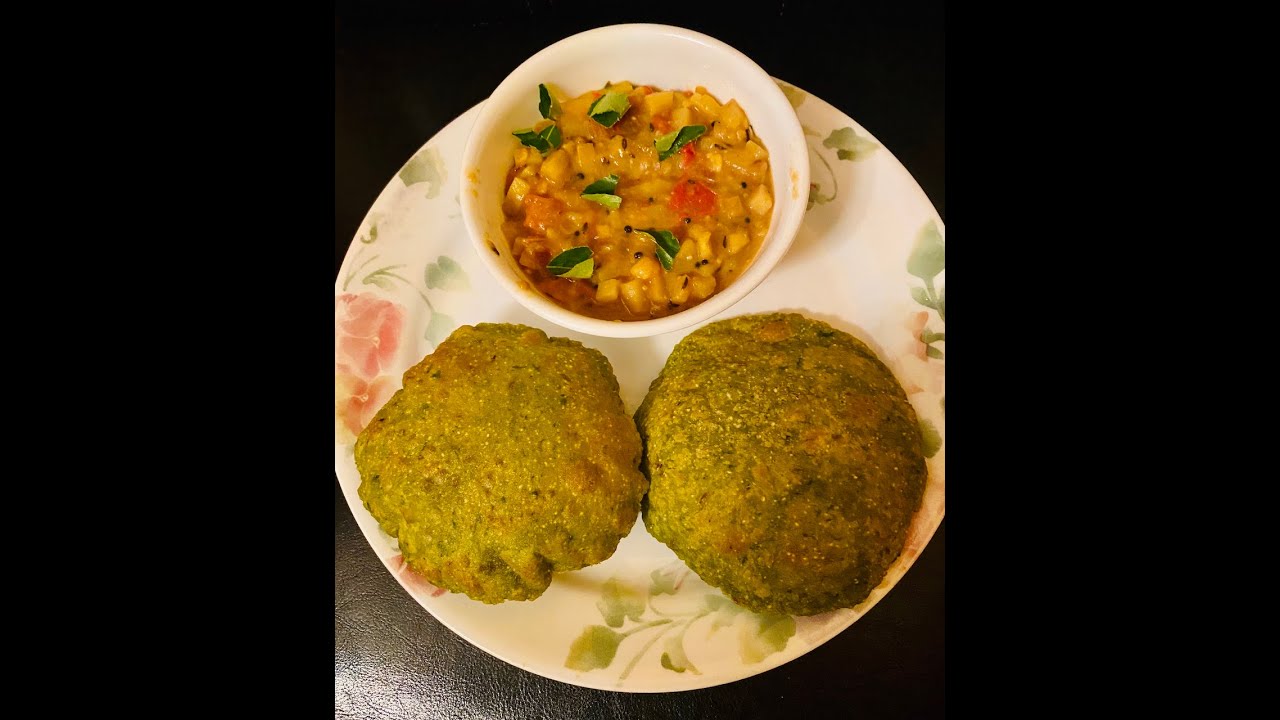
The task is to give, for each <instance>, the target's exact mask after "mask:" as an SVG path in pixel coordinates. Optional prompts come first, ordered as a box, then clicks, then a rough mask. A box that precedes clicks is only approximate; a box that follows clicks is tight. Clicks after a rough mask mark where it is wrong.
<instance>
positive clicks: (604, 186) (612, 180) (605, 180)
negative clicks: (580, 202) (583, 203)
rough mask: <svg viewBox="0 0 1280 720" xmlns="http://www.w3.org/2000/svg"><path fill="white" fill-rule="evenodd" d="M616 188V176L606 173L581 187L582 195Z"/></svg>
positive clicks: (606, 191)
mask: <svg viewBox="0 0 1280 720" xmlns="http://www.w3.org/2000/svg"><path fill="white" fill-rule="evenodd" d="M617 189H618V176H617V175H606V176H605V177H602V178H600V179H599V180H597V181H595V182H593V183H591V184H590V185H588V186H586V187H585V188H583V189H582V194H583V195H591V194H594V193H611V192H613V191H614V190H617Z"/></svg>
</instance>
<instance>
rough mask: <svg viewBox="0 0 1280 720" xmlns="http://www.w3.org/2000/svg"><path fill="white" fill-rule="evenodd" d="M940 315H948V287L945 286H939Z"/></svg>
mask: <svg viewBox="0 0 1280 720" xmlns="http://www.w3.org/2000/svg"><path fill="white" fill-rule="evenodd" d="M938 315H940V316H942V317H946V316H947V289H946V288H945V287H940V288H938Z"/></svg>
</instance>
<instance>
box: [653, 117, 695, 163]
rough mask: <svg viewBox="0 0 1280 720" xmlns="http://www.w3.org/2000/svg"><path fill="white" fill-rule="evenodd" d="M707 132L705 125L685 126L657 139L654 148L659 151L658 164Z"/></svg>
mask: <svg viewBox="0 0 1280 720" xmlns="http://www.w3.org/2000/svg"><path fill="white" fill-rule="evenodd" d="M706 131H707V127H706V126H705V125H685V126H684V127H682V128H680V129H679V130H677V131H675V132H669V133H667V134H666V135H663V136H661V137H659V138H657V139H655V140H654V141H653V146H654V147H656V148H657V149H658V162H662V161H663V160H666V159H667V158H669V157H671V156H672V155H673V154H675V153H676V152H678V151H679V150H680V148H682V147H684V146H685V145H688V144H689V141H690V140H694V139H696V138H697V137H698V136H699V135H701V134H702V133H704V132H706Z"/></svg>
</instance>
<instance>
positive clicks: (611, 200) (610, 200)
mask: <svg viewBox="0 0 1280 720" xmlns="http://www.w3.org/2000/svg"><path fill="white" fill-rule="evenodd" d="M582 197H584V198H586V199H587V200H590V201H591V202H596V203H600V204H601V205H603V206H605V207H607V208H609V209H610V210H617V209H618V208H620V207H622V198H620V197H618V196H617V195H609V194H607V193H590V194H587V193H583V195H582Z"/></svg>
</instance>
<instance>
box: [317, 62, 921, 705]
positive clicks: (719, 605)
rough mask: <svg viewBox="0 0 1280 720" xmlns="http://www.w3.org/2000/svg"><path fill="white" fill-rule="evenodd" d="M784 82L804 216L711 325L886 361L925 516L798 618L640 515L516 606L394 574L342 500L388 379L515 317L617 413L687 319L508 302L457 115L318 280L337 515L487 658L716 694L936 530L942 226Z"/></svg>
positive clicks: (830, 627) (395, 380)
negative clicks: (914, 427) (609, 395)
mask: <svg viewBox="0 0 1280 720" xmlns="http://www.w3.org/2000/svg"><path fill="white" fill-rule="evenodd" d="M780 84H782V83H780ZM783 89H784V90H785V91H786V93H787V96H788V98H790V99H791V101H792V104H793V105H795V106H796V113H797V114H798V115H799V117H800V122H801V123H802V124H803V125H804V127H805V132H806V134H808V135H809V145H810V163H811V166H812V168H811V172H812V182H813V187H812V188H811V193H810V200H811V203H812V205H811V207H810V209H809V212H808V214H807V216H806V218H805V222H804V224H803V225H802V226H801V228H800V233H799V234H798V235H797V237H796V240H795V243H794V245H793V246H792V247H791V250H790V251H789V252H788V254H787V256H786V257H785V258H784V259H783V260H782V262H781V263H780V264H779V265H778V267H777V268H776V269H775V270H774V272H773V273H772V274H771V275H770V276H769V278H768V279H767V280H765V281H764V283H762V284H761V285H760V286H759V287H758V288H756V289H755V290H754V291H753V292H752V293H751V294H750V295H748V296H747V297H746V298H745V299H744V300H742V301H741V302H739V303H738V304H737V305H734V306H733V307H732V308H730V309H729V310H728V311H727V312H726V313H725V314H724V315H721V316H720V317H719V318H716V319H723V318H724V317H729V316H733V315H744V314H749V313H758V312H767V311H774V310H793V311H797V312H801V313H803V314H805V315H808V316H810V317H814V318H818V319H821V320H824V321H826V322H828V323H830V324H831V325H834V326H835V327H837V328H840V329H842V330H845V331H847V332H850V333H852V334H853V335H855V336H857V337H858V338H860V339H862V340H863V341H865V342H867V343H868V344H869V345H870V346H871V347H872V348H873V349H875V350H876V352H877V353H878V354H879V355H880V357H881V358H882V359H883V360H884V361H885V362H886V363H887V364H888V365H889V367H891V368H892V369H893V371H894V373H895V374H896V375H897V377H898V379H899V381H901V383H902V385H903V387H904V388H906V390H907V393H908V395H909V397H910V399H911V402H912V404H913V405H914V407H915V410H916V413H917V414H918V415H919V417H920V419H921V423H922V425H923V426H925V428H924V429H925V436H926V445H927V446H928V447H927V448H926V449H927V451H928V452H930V453H931V454H932V456H931V457H930V459H929V482H928V485H927V486H926V489H925V496H924V504H923V506H922V508H921V510H920V512H919V513H918V514H917V516H916V518H915V520H914V522H913V524H912V527H911V532H910V535H909V537H908V542H907V547H906V549H905V551H904V552H903V554H902V556H901V557H900V558H898V561H897V562H896V563H895V564H894V565H893V566H892V567H891V568H890V570H889V573H888V575H887V576H886V577H885V579H884V582H882V583H881V584H880V586H879V587H878V588H876V590H875V591H873V592H872V593H871V596H870V597H868V598H867V600H866V601H865V602H863V603H862V604H861V605H859V606H858V607H856V608H853V609H848V610H837V611H834V612H830V613H826V614H823V615H817V616H812V617H796V618H791V617H787V616H761V615H757V614H755V613H751V612H749V611H746V610H743V609H741V608H738V607H737V606H736V605H733V604H732V603H730V602H729V601H727V600H724V599H723V596H722V595H721V594H720V593H719V592H718V591H716V590H715V589H713V588H710V587H708V586H707V585H706V584H705V583H703V582H702V581H701V580H700V579H699V578H698V577H697V575H696V574H693V573H691V572H689V571H688V570H687V568H685V567H684V566H683V564H681V563H680V562H679V561H678V560H676V558H675V555H674V554H673V553H672V552H671V551H670V550H669V549H668V548H667V547H666V546H665V545H663V544H661V543H659V542H658V541H656V540H654V539H653V538H652V537H650V536H649V534H648V532H646V531H645V528H644V524H643V522H640V521H637V523H636V526H635V528H634V529H633V530H632V532H631V534H630V535H629V536H627V537H626V538H625V539H624V540H623V541H622V542H621V544H619V546H618V550H617V552H616V553H614V555H613V557H611V558H609V559H608V560H606V561H605V562H603V563H600V564H599V565H595V566H592V567H589V568H585V569H583V570H578V571H576V572H571V573H563V574H559V575H556V576H555V579H554V581H553V582H552V583H551V587H550V588H548V590H547V591H546V592H545V593H544V594H543V595H542V597H540V598H538V599H537V600H535V601H533V602H507V603H503V604H501V605H485V604H483V603H479V602H476V601H473V600H471V599H469V598H467V597H466V596H464V595H458V594H454V593H448V592H444V591H443V590H440V589H438V588H435V587H433V586H431V585H430V584H429V583H427V582H425V581H423V580H422V579H420V578H418V577H417V576H416V575H414V574H413V573H411V572H410V571H408V570H406V569H405V568H404V566H403V563H402V562H401V560H400V555H399V551H398V550H397V547H396V541H395V539H394V538H391V537H389V536H387V535H386V534H385V533H383V532H382V530H381V529H380V528H379V527H378V524H377V522H376V521H375V520H374V519H373V517H372V516H370V515H369V513H368V511H367V510H365V509H364V506H363V505H362V504H361V502H360V498H359V496H358V495H357V494H356V489H357V488H358V487H359V485H360V476H359V474H358V473H357V472H356V467H355V461H354V459H353V455H352V446H353V442H354V433H355V432H357V431H358V429H359V428H360V427H362V426H363V423H367V422H368V420H369V419H370V418H371V417H372V416H373V414H374V413H375V412H376V411H377V409H378V408H379V407H381V406H382V404H383V403H384V402H386V400H387V399H388V398H389V397H390V396H391V394H392V393H393V392H395V390H396V389H398V388H399V387H400V382H401V381H400V377H401V374H402V373H403V372H404V371H405V370H406V369H408V368H409V367H410V366H411V365H413V364H415V363H417V362H418V361H419V360H421V359H422V357H423V356H425V355H426V354H428V353H430V352H431V351H432V350H433V349H434V348H435V345H436V343H438V342H440V341H441V340H443V339H444V338H446V337H447V336H448V335H449V333H450V332H452V331H453V330H454V328H456V327H458V326H459V325H471V324H475V323H480V322H507V323H522V324H525V325H531V326H533V327H539V328H542V329H543V330H545V331H546V332H547V333H548V334H549V335H553V336H560V337H569V338H573V339H574V340H578V341H579V342H582V343H583V344H584V345H587V346H588V347H594V348H596V349H598V350H600V351H601V352H603V353H604V354H605V355H606V356H607V357H608V358H609V361H610V362H611V363H612V364H613V368H614V372H615V373H616V374H617V376H618V382H619V383H620V384H621V388H622V399H623V401H624V402H625V403H626V405H627V409H628V411H630V412H634V410H635V408H636V407H637V406H638V405H639V404H640V401H641V400H642V399H643V398H644V393H645V392H646V391H647V390H648V387H649V382H650V381H651V380H652V379H653V378H654V377H655V376H656V375H657V374H658V371H659V370H661V368H662V365H663V363H664V362H665V361H666V358H667V355H668V354H669V353H670V352H671V349H672V348H673V347H674V346H675V344H676V342H678V341H679V340H680V339H681V338H682V337H684V336H685V335H686V334H688V333H689V332H692V331H693V330H696V329H697V328H698V327H701V325H697V326H694V327H692V328H689V329H687V330H683V331H679V332H674V333H669V334H667V335H660V336H657V337H651V338H637V339H609V338H600V337H595V336H591V335H582V334H580V333H576V332H572V331H569V330H566V329H564V328H561V327H559V326H556V325H553V324H551V323H548V322H546V321H544V320H542V319H541V318H539V317H537V316H536V315H534V314H532V313H530V312H529V311H528V310H526V309H524V308H523V307H522V306H520V305H519V304H517V303H516V302H515V301H513V300H511V299H510V297H508V295H507V294H506V293H504V292H503V291H502V290H501V289H500V288H499V287H498V286H497V284H496V283H495V282H494V280H493V279H492V278H491V276H490V275H489V273H488V272H486V271H485V269H484V268H483V267H482V266H481V264H480V261H479V260H478V259H477V258H476V257H475V256H474V254H473V252H474V251H473V250H472V246H471V243H470V242H469V241H468V239H467V236H466V231H465V229H464V228H463V224H462V219H461V216H460V212H459V208H458V167H459V162H460V159H461V155H462V148H463V145H464V144H465V141H466V137H467V132H468V131H469V129H470V128H471V125H472V122H473V121H474V119H475V115H476V111H477V108H472V109H471V110H470V111H468V112H467V113H465V114H464V115H462V117H459V118H458V119H456V120H454V121H453V122H452V123H450V124H449V125H448V127H446V128H445V129H444V130H443V131H441V132H440V133H439V134H438V135H436V136H435V137H434V138H432V139H431V140H430V141H428V142H427V144H426V145H424V146H423V147H422V149H421V150H419V151H418V153H417V154H416V155H414V157H413V158H412V159H410V160H409V162H408V163H406V164H405V166H404V167H403V168H401V170H400V172H399V173H397V175H396V177H394V178H392V179H391V182H390V183H389V184H388V185H387V187H386V188H385V189H384V190H383V191H382V194H381V195H379V196H378V199H377V200H376V201H375V202H374V204H373V207H372V208H370V210H369V213H368V215H366V217H365V219H364V221H363V222H362V223H361V226H360V230H359V232H358V233H357V234H356V238H355V239H354V240H353V241H352V243H351V247H350V249H349V250H348V252H347V257H346V259H345V260H344V261H343V264H342V270H341V271H340V272H339V275H338V279H337V282H336V283H335V312H336V324H335V325H336V337H335V350H336V353H335V438H336V443H335V447H334V459H335V462H336V466H337V474H338V480H339V482H340V483H341V485H342V491H343V494H344V495H346V498H347V503H348V504H349V505H350V506H351V511H352V513H353V514H354V515H355V518H356V521H357V522H358V523H359V525H360V529H361V530H363V531H364V535H365V537H366V538H367V539H368V540H369V544H370V545H372V546H373V549H374V551H375V552H377V554H378V557H380V558H381V559H382V561H383V563H384V564H385V565H386V566H387V568H388V569H389V570H390V572H391V573H392V574H393V575H394V576H395V577H396V579H397V580H398V581H399V582H400V584H401V585H402V586H403V587H404V588H405V590H407V591H408V592H409V594H410V595H412V596H413V597H414V598H415V599H416V600H417V601H418V602H419V603H421V604H422V606H423V607H424V608H426V609H427V610H428V611H429V612H430V613H431V614H432V615H434V616H435V617H436V618H437V619H438V620H440V622H442V623H444V624H445V625H446V626H447V627H449V629H451V630H453V631H454V632H456V633H457V634H459V635H461V636H462V637H464V638H466V639H467V640H468V641H469V642H471V643H472V644H474V645H476V646H477V647H479V648H481V649H483V650H485V651H486V652H488V653H490V654H492V655H494V656H496V657H498V658H501V659H502V660H505V661H507V662H509V663H511V664H513V665H516V666H518V667H521V668H524V669H525V670H528V671H530V672H534V673H537V674H538V675H542V676H545V677H549V678H552V679H555V680H560V681H563V682H567V683H572V684H574V685H582V686H585V687H591V688H600V689H605V690H621V691H625V692H669V691H678V690H692V689H695V688H702V687H709V686H712V685H719V684H721V683H726V682H732V681H734V680H739V679H741V678H745V677H749V676H751V675H755V674H757V673H760V672H763V671H765V670H769V669H770V668H774V667H777V666H778V665H781V664H783V663H785V662H787V661H789V660H793V659H795V658H797V657H799V656H801V655H803V654H804V653H806V652H808V651H809V650H812V649H813V648H815V647H817V646H818V645H821V644H822V643H824V642H826V641H827V640H829V639H830V638H832V637H834V636H835V635H836V634H837V633H839V632H840V631H842V630H844V629H845V628H847V627H849V626H850V625H851V624H853V623H854V621H856V620H857V619H858V618H859V617H861V616H862V615H863V614H865V613H866V612H867V611H868V610H870V609H871V607H872V606H874V605H875V604H876V602H877V601H879V599H880V598H881V597H883V596H884V594H885V593H887V592H888V591H889V590H890V589H891V588H892V587H893V586H894V585H895V584H896V583H897V581H898V580H899V579H900V578H901V577H902V575H903V573H905V572H906V571H907V569H908V568H910V567H911V564H912V563H913V562H914V561H915V559H916V557H918V556H919V554H920V551H921V550H923V549H924V546H925V544H926V543H928V542H929V539H930V538H931V537H932V536H933V532H934V530H935V529H937V527H938V524H939V523H940V522H941V520H942V517H943V512H944V506H945V503H944V500H945V492H944V490H945V479H944V460H945V456H946V446H945V441H944V438H945V437H946V424H945V418H944V410H945V407H944V400H943V397H944V392H945V373H944V366H945V360H944V359H943V351H944V349H945V346H946V343H945V339H944V338H943V330H944V325H945V323H944V311H945V307H946V305H945V296H944V292H943V289H944V285H945V278H946V273H945V270H944V269H943V257H944V240H943V237H944V235H945V231H944V228H943V225H942V221H941V219H940V218H939V217H938V214H937V212H936V211H935V210H934V208H933V205H932V204H931V203H930V202H929V200H928V198H927V197H926V196H925V194H924V192H923V191H922V190H921V189H920V187H919V186H918V185H917V184H916V182H915V180H914V179H913V178H912V177H911V175H910V173H908V172H907V171H906V169H905V168H903V167H902V165H901V164H900V163H899V162H898V161H897V159H896V158H894V157H893V155H892V154H890V153H889V151H888V150H887V149H886V148H884V147H882V146H881V145H880V144H879V143H878V142H877V141H876V140H875V138H874V137H872V136H871V134H870V133H868V132H867V131H866V130H864V129H863V128H862V127H861V126H860V125H858V124H857V123H856V122H854V121H853V120H851V119H850V118H849V117H848V116H846V115H844V114H843V113H841V112H840V111H839V110H837V109H835V108H834V107H832V106H830V105H828V104H827V103H825V102H823V101H822V100H820V99H818V98H816V97H813V96H812V95H806V94H805V93H804V92H803V91H801V90H799V89H796V88H793V87H791V86H789V85H785V84H783ZM940 311H943V312H940ZM926 341H927V342H926ZM610 621H612V623H613V626H610Z"/></svg>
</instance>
